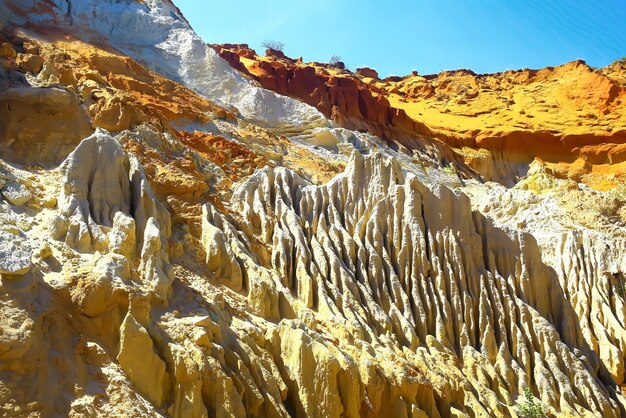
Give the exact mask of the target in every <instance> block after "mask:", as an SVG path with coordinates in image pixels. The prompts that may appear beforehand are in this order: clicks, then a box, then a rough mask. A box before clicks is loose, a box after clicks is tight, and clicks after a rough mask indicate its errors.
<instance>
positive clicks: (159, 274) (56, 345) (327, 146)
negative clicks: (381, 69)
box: [0, 0, 626, 417]
mask: <svg viewBox="0 0 626 418" xmlns="http://www.w3.org/2000/svg"><path fill="white" fill-rule="evenodd" d="M2 5H3V7H2V8H1V9H0V22H1V23H2V25H0V64H1V65H0V118H1V121H2V122H3V123H0V290H2V291H1V292H0V415H2V416H7V417H27V416H28V417H30V416H41V417H47V416H101V415H103V416H132V417H153V416H171V417H209V416H219V417H225V416H229V417H230V416H236V417H243V416H252V417H288V416H297V417H309V416H310V417H340V416H346V417H361V416H362V417H377V416H394V417H395V416H411V417H451V416H454V417H461V416H470V417H491V416H515V414H516V411H515V405H516V403H517V402H520V401H521V399H522V397H523V396H524V391H525V390H526V389H529V390H530V391H531V393H532V396H533V397H535V398H536V400H537V402H541V404H542V405H543V409H544V412H545V414H546V415H547V416H551V417H556V416H559V417H560V416H603V417H619V416H624V415H625V414H626V403H625V398H624V395H623V394H622V390H623V387H624V385H625V384H626V382H625V381H626V374H625V373H626V372H625V367H626V366H625V361H626V357H625V356H624V351H625V350H626V318H625V314H626V311H625V306H626V302H625V301H626V257H625V256H624V254H625V253H626V205H625V204H624V203H625V202H626V189H625V188H624V185H623V184H622V183H621V179H622V177H621V176H622V175H623V167H622V163H623V158H622V157H623V152H622V149H621V147H622V145H620V144H621V142H620V141H622V139H621V138H622V136H621V135H622V134H621V132H622V130H621V127H620V126H621V125H620V123H621V122H620V121H621V119H620V117H621V116H620V115H621V113H620V112H621V107H620V106H621V95H622V87H621V86H622V85H623V82H624V79H625V78H624V77H623V75H622V74H623V68H622V67H621V66H620V64H619V63H617V64H615V65H613V66H610V67H607V68H606V69H603V70H592V69H590V68H589V67H587V66H586V65H584V64H582V63H573V64H567V65H565V66H562V67H559V68H556V69H546V70H541V71H538V72H533V71H523V72H509V73H502V74H494V75H486V76H478V75H475V74H473V73H470V72H468V71H459V72H454V73H442V74H440V75H438V76H427V77H420V76H418V75H416V74H414V75H412V76H409V77H405V78H393V79H392V78H388V79H384V80H381V79H379V76H378V74H377V73H376V72H375V71H374V70H372V69H369V68H362V69H359V70H358V71H357V72H356V74H352V73H349V72H347V71H343V70H339V69H337V68H331V67H329V66H325V65H322V64H303V63H301V62H299V61H293V60H290V59H289V58H288V57H286V56H284V55H280V54H277V53H273V54H270V55H271V56H268V57H258V56H257V55H256V54H255V53H254V52H253V51H251V50H250V49H248V48H244V47H242V46H233V45H225V46H213V47H209V46H207V45H206V44H205V42H204V41H203V40H201V39H200V38H199V37H198V36H197V35H196V34H195V33H194V32H193V30H192V29H191V28H190V27H189V24H188V22H187V21H186V20H185V18H184V17H183V16H182V14H181V13H180V11H179V10H178V9H177V8H176V7H175V6H174V5H173V4H172V3H171V2H170V1H156V0H145V1H142V2H137V1H132V0H125V1H121V2H120V1H113V0H98V1H91V2H77V1H73V0H70V1H66V0H63V1H60V0H59V1H57V0H52V1H49V2H45V4H43V3H41V2H32V1H26V2H24V1H14V0H3V2H2ZM214 49H216V50H217V51H218V52H219V55H218V53H216V51H215V50H214ZM220 56H221V57H224V58H225V59H226V60H224V59H223V58H221V57H220ZM227 61H228V62H227ZM229 63H230V64H232V65H233V66H234V67H235V68H236V69H233V68H231V66H230V65H229ZM238 70H239V71H238ZM241 72H243V73H245V74H242V73H241ZM250 76H252V77H253V78H255V79H257V80H258V81H255V80H253V79H252V78H250ZM574 76H575V77H574ZM572 80H579V81H578V82H574V81H572ZM581 80H582V81H581ZM259 83H260V84H261V86H259ZM568 83H570V84H568ZM577 83H583V84H584V86H583V87H580V85H578V84H577ZM585 83H586V84H585ZM488 85H498V86H500V87H499V89H500V90H498V91H497V92H496V91H493V88H492V91H489V90H487V86H488ZM467 86H474V87H475V88H476V92H475V93H476V94H475V95H472V94H473V93H472V92H471V91H469V90H468V88H469V87H467ZM563 86H570V87H563ZM572 86H573V87H572ZM585 86H586V87H585ZM574 87H576V88H574ZM591 87H594V88H593V89H591ZM267 88H269V89H267ZM564 88H566V90H563V89H564ZM533 89H534V90H533ZM585 89H587V90H589V96H584V95H583V93H582V91H583V90H585ZM272 90H275V91H272ZM531 90H532V91H533V94H532V95H531V94H530V93H529V92H530V91H531ZM472 91H473V90H472ZM277 92H278V93H285V94H287V96H282V95H280V94H278V93H277ZM524 92H526V93H524ZM555 92H561V93H562V94H561V96H558V95H557V96H555V97H557V98H558V100H560V101H559V103H560V104H561V105H562V104H563V103H570V104H571V105H572V106H574V104H576V106H579V107H580V108H581V109H582V110H581V111H580V112H583V113H584V112H587V113H594V114H597V115H598V116H597V120H596V122H595V123H591V122H590V120H591V119H589V118H585V117H583V116H581V115H580V114H579V113H580V112H578V111H574V110H572V108H567V107H566V106H562V107H551V106H552V103H548V102H547V99H541V97H543V96H542V95H544V96H546V97H548V96H550V97H552V96H551V95H553V93H554V94H556V93H555ZM525 94H526V95H525ZM288 96H289V97H288ZM505 96H506V97H509V96H511V97H512V99H511V100H510V101H514V102H515V103H519V104H521V103H525V105H524V107H525V109H526V112H529V113H530V112H533V111H534V110H537V109H539V108H542V106H544V107H546V108H549V109H550V111H547V112H546V113H545V114H543V116H541V118H540V117H539V116H538V115H536V118H535V119H532V118H530V119H532V123H533V124H535V125H532V126H530V125H529V126H527V127H526V128H524V129H525V130H518V128H517V127H516V126H515V124H516V123H517V122H516V121H511V120H510V119H509V118H510V117H512V116H511V115H512V112H513V111H514V110H513V108H514V107H515V106H517V105H515V104H514V103H512V102H509V103H508V104H507V106H508V108H507V106H500V105H498V106H495V103H496V102H498V101H500V100H501V99H502V98H503V97H505ZM583 96H584V97H583ZM605 96H606V97H605ZM531 97H534V98H535V99H537V103H536V106H537V107H533V106H530V104H529V103H528V101H529V100H530V98H531ZM599 97H604V98H605V100H604V101H603V102H598V101H597V99H598V98H599ZM539 100H546V102H544V103H543V104H541V103H539ZM462 101H465V102H466V103H461V102H462ZM618 101H619V103H618ZM498 103H499V102H498ZM592 103H596V104H597V105H596V104H594V105H592ZM598 103H599V104H598ZM492 105H493V106H492ZM423 106H432V108H431V113H430V114H428V115H427V116H425V117H424V118H423V119H422V118H418V117H416V116H415V112H417V113H418V115H419V113H420V112H422V110H423V109H422V107H423ZM448 106H452V107H448ZM480 106H487V107H488V108H489V109H490V110H489V112H487V113H481V112H482V111H480V110H478V109H479V108H481V107H480ZM594 106H595V107H594ZM448 108H450V109H453V110H450V112H451V113H450V112H446V111H445V109H448ZM460 109H465V111H466V112H469V113H472V112H474V119H473V120H475V125H473V127H472V128H471V131H470V129H469V128H468V129H467V130H465V129H464V128H462V129H456V128H455V129H452V128H451V126H452V125H447V124H446V123H447V122H446V123H444V124H437V123H436V122H434V121H435V119H433V118H434V116H433V115H434V113H435V112H440V114H441V115H444V114H445V115H448V116H449V117H454V118H456V119H455V120H457V119H458V120H459V121H461V120H463V121H465V122H463V123H469V122H467V121H466V120H465V119H463V118H469V116H468V114H469V113H467V114H465V113H463V114H461V113H462V112H461V110H460ZM472 109H473V110H472ZM567 109H569V110H567ZM458 112H461V113H459V114H457V113H458ZM568 112H569V113H568ZM572 112H573V113H572ZM577 112H578V113H577ZM422 113H423V112H422ZM564 115H567V117H565V116H564ZM600 115H601V116H600ZM516 117H517V116H516ZM540 119H541V120H540ZM468 120H469V119H468ZM495 120H500V121H501V122H502V121H505V120H506V121H507V122H506V125H502V126H501V127H500V128H498V129H496V128H490V127H489V126H490V124H492V123H496V122H495ZM579 122H580V124H579ZM498 123H500V122H498ZM529 123H530V122H529ZM607 124H612V126H613V128H614V131H613V132H612V133H608V132H607V131H606V129H605V128H606V127H607V126H608V125H607ZM463 126H465V125H463ZM520 129H521V128H520ZM547 129H549V131H548V130H547ZM564 155H568V156H569V157H567V158H569V159H567V158H564V157H563V156H564ZM553 157H554V158H553ZM489 180H498V181H499V182H492V181H489ZM589 186H592V187H589Z"/></svg>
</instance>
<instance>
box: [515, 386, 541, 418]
mask: <svg viewBox="0 0 626 418" xmlns="http://www.w3.org/2000/svg"><path fill="white" fill-rule="evenodd" d="M515 412H516V413H517V416H518V417H520V418H543V417H545V415H544V414H543V405H542V404H541V402H539V401H535V397H534V396H533V393H532V392H531V391H530V389H529V388H526V389H524V398H523V399H518V400H517V405H515Z"/></svg>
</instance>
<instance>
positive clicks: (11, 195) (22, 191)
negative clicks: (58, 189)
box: [2, 181, 33, 206]
mask: <svg viewBox="0 0 626 418" xmlns="http://www.w3.org/2000/svg"><path fill="white" fill-rule="evenodd" d="M2 195H3V196H4V197H5V199H6V200H8V201H9V202H10V203H11V204H13V205H15V206H21V205H23V204H25V203H27V202H28V201H29V200H31V199H32V198H33V196H32V195H31V193H30V192H29V191H28V189H27V188H26V186H24V185H23V184H21V183H17V182H15V181H8V182H7V183H6V184H5V185H4V187H3V188H2Z"/></svg>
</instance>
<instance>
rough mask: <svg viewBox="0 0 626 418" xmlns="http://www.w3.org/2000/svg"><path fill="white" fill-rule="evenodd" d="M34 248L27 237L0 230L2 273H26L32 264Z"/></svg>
mask: <svg viewBox="0 0 626 418" xmlns="http://www.w3.org/2000/svg"><path fill="white" fill-rule="evenodd" d="M31 256H32V250H31V248H30V246H29V245H28V243H27V242H26V239H25V238H24V237H20V236H19V235H15V234H12V233H9V232H6V231H0V274H7V275H22V274H26V273H27V272H28V271H29V270H30V268H31V266H32V262H31Z"/></svg>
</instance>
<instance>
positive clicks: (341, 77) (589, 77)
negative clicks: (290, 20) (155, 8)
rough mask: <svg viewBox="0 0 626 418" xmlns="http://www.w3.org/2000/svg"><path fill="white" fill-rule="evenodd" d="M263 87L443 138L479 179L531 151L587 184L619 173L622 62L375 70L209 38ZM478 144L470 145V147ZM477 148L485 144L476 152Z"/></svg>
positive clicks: (369, 124)
mask: <svg viewBox="0 0 626 418" xmlns="http://www.w3.org/2000/svg"><path fill="white" fill-rule="evenodd" d="M212 47H213V48H214V49H215V50H216V51H217V52H218V53H219V54H220V55H221V56H222V57H223V58H224V59H226V60H227V61H228V62H229V63H230V64H231V65H232V66H233V67H234V68H236V69H238V70H240V71H242V72H244V73H246V74H248V75H250V76H252V77H253V78H254V79H256V80H257V81H259V82H260V83H261V85H262V86H263V87H265V88H268V89H272V90H274V91H277V92H279V93H281V94H285V95H288V96H291V97H295V98H298V99H300V100H303V101H305V102H306V103H308V104H310V105H312V106H315V107H316V108H318V109H319V110H320V111H321V112H322V113H324V114H325V115H326V116H327V117H329V118H331V119H333V120H334V121H336V122H337V123H339V124H340V125H342V126H345V127H347V128H351V129H360V130H367V131H369V132H371V133H373V134H375V135H378V136H380V137H383V138H385V139H387V140H389V141H393V142H398V143H400V144H401V145H403V146H405V147H407V148H409V149H414V148H416V147H418V145H419V143H420V142H421V141H424V140H425V138H432V139H435V140H438V141H443V142H445V143H446V144H448V146H449V147H452V149H453V152H454V154H455V156H456V157H459V158H460V159H462V160H463V161H464V162H465V163H466V164H468V165H469V166H471V167H472V168H473V169H475V170H476V171H478V172H479V173H480V174H482V175H483V176H484V177H485V178H487V179H493V180H499V181H503V182H505V183H507V182H508V183H511V182H512V181H514V179H515V178H517V177H519V176H520V175H523V174H525V172H526V171H527V169H528V165H529V164H530V163H531V162H532V161H533V160H535V159H538V161H539V162H541V163H543V164H545V165H546V166H547V167H548V168H549V170H550V171H551V172H552V173H553V174H554V175H555V176H557V177H563V178H573V179H575V180H576V181H579V182H584V183H587V184H589V185H591V186H592V187H594V188H597V189H609V188H612V187H615V186H616V185H618V184H620V183H621V182H623V181H625V180H626V167H624V166H625V164H623V163H624V162H625V161H626V153H625V152H624V149H625V145H624V144H625V143H626V64H624V63H622V62H616V63H614V64H612V65H610V66H608V67H606V68H604V69H600V70H598V69H593V68H591V67H589V66H588V65H586V64H585V63H584V62H582V61H574V62H570V63H568V64H565V65H562V66H559V67H556V68H552V67H549V68H544V69H542V70H528V69H525V70H518V71H506V72H503V73H496V74H484V75H480V74H475V73H473V72H472V71H468V70H459V71H446V72H442V73H440V74H437V75H428V76H419V75H418V74H417V72H413V74H412V75H409V76H406V77H388V78H385V79H380V78H379V77H378V74H377V73H376V71H374V70H372V69H369V68H362V69H358V70H357V71H356V72H354V73H353V72H350V71H347V70H343V69H340V68H337V67H334V66H332V65H329V64H322V63H304V62H302V60H301V59H298V60H293V59H290V58H288V57H286V56H284V55H283V54H276V53H273V52H272V51H268V52H269V54H267V55H266V56H259V55H257V54H256V52H255V51H253V50H252V49H250V48H248V47H247V46H246V45H212ZM472 150H479V151H480V152H478V153H477V152H473V151H472ZM485 151H486V152H485Z"/></svg>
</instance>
